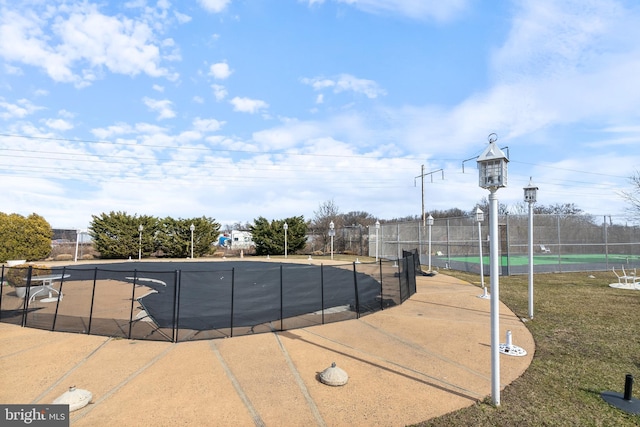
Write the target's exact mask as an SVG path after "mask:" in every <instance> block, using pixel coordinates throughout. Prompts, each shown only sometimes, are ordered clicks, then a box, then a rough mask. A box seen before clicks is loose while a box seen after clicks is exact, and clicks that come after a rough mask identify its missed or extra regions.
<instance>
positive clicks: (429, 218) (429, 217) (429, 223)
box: [427, 214, 433, 273]
mask: <svg viewBox="0 0 640 427" xmlns="http://www.w3.org/2000/svg"><path fill="white" fill-rule="evenodd" d="M427 225H428V226H429V273H431V226H432V225H433V217H432V216H431V214H429V216H428V217H427Z"/></svg>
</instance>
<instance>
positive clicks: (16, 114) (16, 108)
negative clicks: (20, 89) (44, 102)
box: [0, 97, 42, 120]
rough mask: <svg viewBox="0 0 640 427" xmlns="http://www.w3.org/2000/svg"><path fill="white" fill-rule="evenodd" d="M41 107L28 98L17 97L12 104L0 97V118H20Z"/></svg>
mask: <svg viewBox="0 0 640 427" xmlns="http://www.w3.org/2000/svg"><path fill="white" fill-rule="evenodd" d="M41 109H42V107H38V106H36V105H34V104H32V103H31V101H29V100H28V99H19V100H17V101H16V103H15V104H12V103H10V102H7V101H5V100H4V98H2V97H0V118H1V119H4V120H10V119H22V118H25V117H27V116H29V115H31V114H33V113H34V112H36V111H38V110H41Z"/></svg>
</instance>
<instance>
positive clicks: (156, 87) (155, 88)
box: [151, 84, 164, 92]
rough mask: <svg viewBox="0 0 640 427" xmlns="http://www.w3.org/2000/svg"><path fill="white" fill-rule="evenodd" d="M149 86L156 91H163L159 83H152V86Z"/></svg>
mask: <svg viewBox="0 0 640 427" xmlns="http://www.w3.org/2000/svg"><path fill="white" fill-rule="evenodd" d="M151 88H152V89H153V90H155V91H156V92H164V86H161V85H155V84H154V85H153V86H151Z"/></svg>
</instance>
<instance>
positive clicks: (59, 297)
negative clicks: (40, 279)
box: [51, 266, 67, 332]
mask: <svg viewBox="0 0 640 427" xmlns="http://www.w3.org/2000/svg"><path fill="white" fill-rule="evenodd" d="M66 270H67V267H66V266H64V267H62V278H60V289H59V290H58V299H57V300H56V310H55V312H54V313H53V323H52V324H51V331H52V332H53V331H54V330H55V329H56V320H58V308H59V307H60V300H61V299H62V285H63V284H64V274H65V271H66Z"/></svg>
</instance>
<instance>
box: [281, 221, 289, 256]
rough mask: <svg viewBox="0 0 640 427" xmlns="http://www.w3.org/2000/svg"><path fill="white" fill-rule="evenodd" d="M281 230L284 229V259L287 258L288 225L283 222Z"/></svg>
mask: <svg viewBox="0 0 640 427" xmlns="http://www.w3.org/2000/svg"><path fill="white" fill-rule="evenodd" d="M282 228H283V229H284V257H285V258H286V257H287V230H288V229H289V224H287V223H286V222H285V223H284V225H283V226H282Z"/></svg>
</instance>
